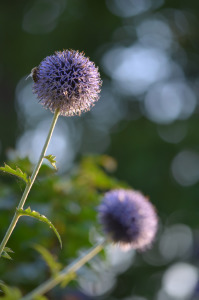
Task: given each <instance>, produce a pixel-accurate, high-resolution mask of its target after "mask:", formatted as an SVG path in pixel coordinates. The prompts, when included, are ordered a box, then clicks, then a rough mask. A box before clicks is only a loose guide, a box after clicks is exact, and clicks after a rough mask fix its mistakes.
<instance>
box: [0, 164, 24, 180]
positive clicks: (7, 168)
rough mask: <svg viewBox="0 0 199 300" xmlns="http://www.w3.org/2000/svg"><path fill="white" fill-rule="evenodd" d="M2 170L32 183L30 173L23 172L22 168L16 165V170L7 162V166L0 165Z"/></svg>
mask: <svg viewBox="0 0 199 300" xmlns="http://www.w3.org/2000/svg"><path fill="white" fill-rule="evenodd" d="M0 171H3V172H5V173H8V174H11V175H14V176H17V177H18V178H21V179H22V180H23V181H25V182H26V183H30V178H29V177H28V175H27V174H26V173H24V172H22V171H21V169H20V168H18V167H16V170H14V169H13V168H11V167H10V166H8V165H6V164H5V167H0Z"/></svg>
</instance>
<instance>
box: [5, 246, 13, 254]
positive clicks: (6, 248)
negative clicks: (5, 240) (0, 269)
mask: <svg viewBox="0 0 199 300" xmlns="http://www.w3.org/2000/svg"><path fill="white" fill-rule="evenodd" d="M4 251H6V252H8V253H14V251H12V249H10V248H8V247H4Z"/></svg>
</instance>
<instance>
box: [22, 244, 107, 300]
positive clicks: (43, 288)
mask: <svg viewBox="0 0 199 300" xmlns="http://www.w3.org/2000/svg"><path fill="white" fill-rule="evenodd" d="M103 247H104V242H103V243H100V244H98V245H97V246H95V247H93V248H91V249H90V250H89V251H88V252H87V253H86V254H85V255H84V256H82V257H80V258H78V259H77V260H75V261H74V262H72V263H71V264H70V265H68V266H67V267H66V268H64V269H63V270H62V271H61V272H59V273H58V274H57V275H56V277H52V278H50V279H49V280H47V281H46V282H44V283H43V284H41V285H40V286H38V287H37V288H36V289H35V290H33V291H32V292H30V293H29V294H27V295H26V296H24V297H23V298H21V300H33V299H35V297H36V296H39V295H43V294H45V293H46V292H48V291H49V290H51V289H52V288H54V287H55V286H56V285H57V284H59V283H61V282H62V281H63V280H64V279H65V278H67V276H68V282H69V281H70V280H71V278H72V277H71V276H70V275H71V274H74V273H75V272H76V271H77V270H79V269H80V268H81V267H82V266H83V265H84V264H85V263H87V262H88V261H89V260H91V259H92V258H93V257H94V256H95V255H96V254H98V253H99V252H100V251H101V250H102V249H103Z"/></svg>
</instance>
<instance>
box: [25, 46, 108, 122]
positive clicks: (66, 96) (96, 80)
mask: <svg viewBox="0 0 199 300" xmlns="http://www.w3.org/2000/svg"><path fill="white" fill-rule="evenodd" d="M31 75H32V78H33V81H34V84H33V92H34V93H35V94H36V95H37V97H38V99H39V100H40V102H41V103H42V104H43V106H44V107H45V108H49V109H50V110H51V111H52V112H55V110H56V109H57V108H58V109H60V114H61V115H63V116H73V115H77V114H78V115H80V114H81V112H84V111H88V110H90V109H91V107H92V106H93V105H94V102H96V101H97V100H98V99H99V92H100V86H101V84H102V82H101V79H100V74H99V72H98V68H97V67H95V64H94V63H93V62H91V61H90V60H89V59H88V58H87V57H85V56H84V53H83V52H78V51H75V50H64V51H62V52H61V51H59V52H55V54H54V55H51V56H47V57H46V58H45V59H44V60H43V61H42V62H41V63H40V65H39V66H38V67H36V68H34V69H33V70H32V72H31Z"/></svg>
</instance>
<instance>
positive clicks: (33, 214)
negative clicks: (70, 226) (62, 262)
mask: <svg viewBox="0 0 199 300" xmlns="http://www.w3.org/2000/svg"><path fill="white" fill-rule="evenodd" d="M17 211H18V213H19V215H21V216H29V217H32V218H35V219H37V220H39V221H41V222H44V223H46V224H48V226H49V227H50V228H52V230H53V231H54V233H55V234H56V236H57V238H58V240H59V243H60V246H61V248H62V241H61V237H60V235H59V233H58V231H57V229H56V228H55V226H54V225H53V224H52V222H51V221H50V220H48V219H47V218H46V216H44V215H41V214H40V213H38V212H37V211H35V210H31V209H30V207H28V208H27V209H25V210H23V209H17Z"/></svg>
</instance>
